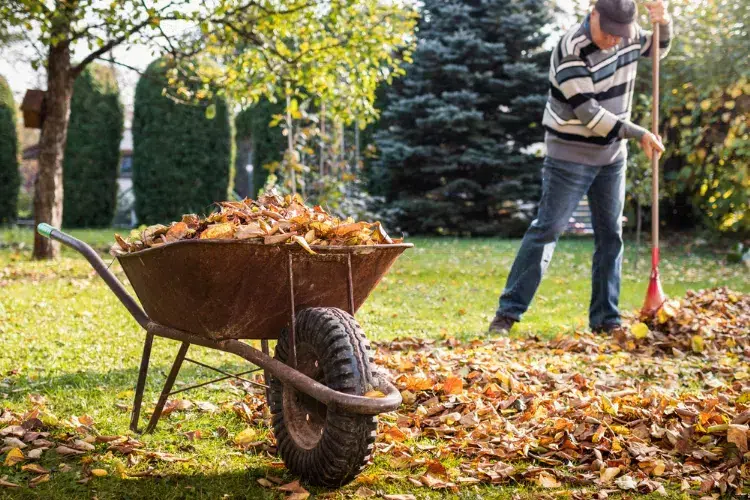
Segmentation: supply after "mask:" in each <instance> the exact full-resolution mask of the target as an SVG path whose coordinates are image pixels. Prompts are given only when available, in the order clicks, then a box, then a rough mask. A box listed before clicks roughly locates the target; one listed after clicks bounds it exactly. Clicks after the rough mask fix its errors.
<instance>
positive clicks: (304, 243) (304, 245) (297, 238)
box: [292, 236, 317, 255]
mask: <svg viewBox="0 0 750 500" xmlns="http://www.w3.org/2000/svg"><path fill="white" fill-rule="evenodd" d="M292 239H293V240H294V241H296V242H297V243H298V244H299V246H301V247H302V248H304V249H305V251H306V252H307V253H309V254H311V255H317V254H316V253H315V251H314V250H313V249H312V248H310V245H308V244H307V240H305V238H303V237H301V236H292Z"/></svg>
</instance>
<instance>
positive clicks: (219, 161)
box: [133, 58, 233, 224]
mask: <svg viewBox="0 0 750 500" xmlns="http://www.w3.org/2000/svg"><path fill="white" fill-rule="evenodd" d="M169 64H170V61H169V60H168V59H166V58H162V59H157V60H156V61H154V62H153V63H151V65H150V66H149V67H148V69H147V70H146V73H145V74H144V75H143V76H142V77H141V79H140V80H139V81H138V85H137V86H136V91H135V110H134V116H133V189H134V192H135V211H136V216H137V217H138V222H139V223H141V224H154V223H165V222H169V221H172V220H175V219H178V218H179V217H180V216H181V215H182V214H185V213H199V214H201V213H207V212H210V211H211V204H212V203H213V202H215V201H221V200H224V199H226V197H227V191H228V188H229V182H230V175H231V171H232V162H233V158H232V150H233V147H232V126H231V121H230V116H229V112H228V110H227V105H226V102H225V101H224V100H223V99H220V98H217V97H212V98H210V99H202V100H199V101H198V102H179V101H178V100H177V99H175V98H173V97H171V96H170V95H169V93H166V92H164V89H166V88H167V87H168V84H169V81H168V78H167V71H168V70H169Z"/></svg>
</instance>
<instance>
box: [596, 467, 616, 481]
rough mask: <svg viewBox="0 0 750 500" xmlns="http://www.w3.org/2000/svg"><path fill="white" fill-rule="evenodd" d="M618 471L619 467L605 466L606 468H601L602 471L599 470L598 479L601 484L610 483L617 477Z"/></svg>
mask: <svg viewBox="0 0 750 500" xmlns="http://www.w3.org/2000/svg"><path fill="white" fill-rule="evenodd" d="M619 473H620V468H619V467H607V468H606V469H602V471H601V472H599V481H600V482H601V483H602V484H607V483H610V482H612V480H613V479H614V478H616V477H617V474H619Z"/></svg>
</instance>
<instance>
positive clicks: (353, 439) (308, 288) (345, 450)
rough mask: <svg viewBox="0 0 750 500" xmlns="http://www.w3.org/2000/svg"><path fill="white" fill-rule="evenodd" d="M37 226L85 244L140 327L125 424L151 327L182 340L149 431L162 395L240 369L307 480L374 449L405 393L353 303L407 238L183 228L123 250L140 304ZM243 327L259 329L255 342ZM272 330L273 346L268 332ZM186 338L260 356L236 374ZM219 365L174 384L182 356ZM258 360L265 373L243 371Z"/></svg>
mask: <svg viewBox="0 0 750 500" xmlns="http://www.w3.org/2000/svg"><path fill="white" fill-rule="evenodd" d="M37 230H38V232H39V233H40V234H41V235H43V236H46V237H48V238H51V239H54V240H57V241H59V242H61V243H63V244H65V245H67V246H69V247H71V248H73V249H75V250H77V251H78V252H79V253H81V254H82V255H83V256H84V257H86V259H87V260H88V261H89V263H90V264H91V265H92V266H93V268H94V269H95V270H96V272H97V273H98V274H99V276H100V277H101V278H102V279H103V280H104V282H105V283H106V284H107V285H108V286H109V288H110V289H111V290H112V292H114V294H115V295H116V296H117V298H118V299H120V302H122V304H123V305H124V306H125V308H126V309H127V310H128V311H129V312H130V314H131V315H132V316H133V318H135V320H136V321H137V322H138V324H140V325H141V326H142V327H143V329H144V330H146V339H145V342H144V344H143V356H142V358H141V365H140V371H139V374H138V381H137V383H136V388H135V399H134V402H133V412H132V418H131V422H130V429H131V430H133V431H134V432H138V420H139V416H140V410H141V403H142V400H143V390H144V386H145V384H146V376H147V374H148V366H149V358H150V354H151V346H152V344H153V340H154V337H164V338H168V339H172V340H177V341H179V342H181V345H180V348H179V351H178V353H177V357H176V358H175V361H174V364H173V365H172V368H171V370H170V371H169V375H168V376H167V380H166V382H165V383H164V388H163V389H162V391H161V395H160V396H159V400H158V402H157V404H156V408H155V409H154V412H153V413H152V415H151V419H150V421H149V423H148V425H147V427H146V429H145V432H151V431H153V430H154V428H155V427H156V425H157V423H158V421H159V417H160V416H161V414H162V410H163V409H164V405H165V404H166V402H167V399H168V398H169V396H171V395H173V394H176V393H178V392H183V391H186V390H189V389H193V388H196V387H201V386H205V385H207V384H210V383H213V382H217V381H220V380H226V379H228V378H235V379H239V380H243V381H245V382H249V383H251V384H255V385H261V386H263V387H264V388H265V389H266V398H267V400H268V403H269V405H270V411H271V415H272V423H273V431H274V435H275V437H276V441H277V450H278V453H279V454H280V455H281V458H282V459H283V460H284V463H285V465H286V467H287V468H288V469H289V470H290V471H291V472H293V473H294V474H296V475H298V476H300V477H301V478H302V479H303V480H305V481H306V482H308V483H309V484H314V485H321V486H327V487H337V486H340V485H343V484H345V483H347V482H349V481H351V480H352V479H354V478H355V477H356V475H357V474H358V473H359V472H360V471H361V470H362V469H363V468H364V466H365V465H366V464H367V462H368V461H369V459H370V456H371V453H372V450H373V445H374V441H375V438H376V432H377V415H378V414H379V413H383V412H388V411H392V410H395V409H396V408H398V406H399V405H400V404H401V394H400V393H399V391H398V390H397V389H396V388H395V387H394V386H393V385H392V384H391V383H390V382H389V381H388V380H387V378H386V376H385V375H384V373H383V372H382V371H380V370H379V369H378V368H376V367H375V365H374V361H373V353H372V349H371V347H370V344H369V342H368V341H367V339H366V337H365V334H364V332H363V331H362V328H361V327H360V326H359V324H358V323H357V321H356V320H355V319H354V313H355V312H356V311H357V309H358V308H359V307H360V306H361V305H362V304H363V303H364V301H365V299H366V298H367V296H368V295H369V294H370V292H371V291H372V290H373V289H374V288H375V286H376V285H377V284H378V282H379V281H380V279H381V278H382V277H383V276H384V275H385V274H386V272H387V271H388V269H389V268H390V267H391V265H392V264H393V262H394V261H395V260H396V259H397V258H398V256H399V255H400V254H401V253H402V252H403V251H404V250H406V249H407V248H410V247H412V246H413V245H411V244H396V245H372V246H351V247H345V246H340V247H338V246H337V247H334V246H329V247H326V246H319V247H313V250H314V251H315V252H316V254H315V255H312V254H310V253H308V252H307V251H305V250H303V249H301V248H299V247H297V246H296V245H295V246H292V245H263V244H259V243H253V242H250V241H247V240H244V241H239V240H183V241H177V242H174V243H168V244H165V245H162V246H159V247H154V248H148V249H145V250H141V251H138V252H134V253H130V254H125V255H120V256H118V257H117V258H118V260H119V262H120V264H121V265H122V268H123V270H124V271H125V274H126V276H127V277H128V280H129V281H130V283H131V285H132V287H133V289H134V290H135V293H136V295H137V296H138V299H139V300H140V303H141V304H142V306H143V308H141V306H140V305H138V303H137V302H136V300H135V299H134V298H133V297H132V296H131V295H130V294H129V293H128V292H127V291H126V290H125V287H124V286H123V285H122V283H120V281H119V280H118V279H117V278H116V277H115V275H114V274H112V272H111V271H109V269H108V268H107V265H106V264H105V263H104V262H103V261H102V259H101V258H100V257H99V256H98V254H97V253H96V252H95V251H94V250H93V249H92V248H91V247H90V246H89V245H87V244H86V243H84V242H82V241H80V240H78V239H76V238H73V237H72V236H70V235H68V234H65V233H64V232H62V231H60V230H59V229H55V228H53V227H52V226H50V225H48V224H40V225H39V226H38V228H37ZM244 339H260V341H261V342H260V343H261V350H258V349H256V348H254V347H252V346H251V345H249V344H248V343H246V342H243V340H244ZM274 339H275V340H277V343H276V348H275V356H274V357H273V358H272V357H270V355H269V346H268V341H269V340H274ZM191 345H198V346H203V347H208V348H211V349H218V350H220V351H224V352H229V353H232V354H236V355H237V356H240V357H241V358H244V359H245V360H247V361H249V362H250V363H252V364H253V365H255V367H254V368H253V369H251V370H248V371H245V372H242V373H238V374H234V373H229V372H226V371H224V370H221V369H218V368H214V367H211V366H209V365H206V364H204V363H202V362H199V361H196V360H193V359H191V358H188V357H187V353H188V349H189V347H190V346H191ZM185 361H187V362H190V363H194V364H197V365H200V366H203V367H205V368H209V369H211V370H214V371H216V372H218V373H220V374H221V375H222V376H221V377H220V378H217V379H213V380H211V381H208V382H203V383H200V384H197V385H194V386H191V387H185V388H181V389H179V390H172V388H173V385H174V382H175V379H176V378H177V375H178V373H179V371H180V367H181V366H182V363H183V362H185ZM261 369H262V370H264V378H263V380H264V382H265V383H264V384H259V383H258V382H257V381H252V380H249V379H247V378H244V377H243V376H244V375H247V374H248V373H252V372H255V371H259V370H261Z"/></svg>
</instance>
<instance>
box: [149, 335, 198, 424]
mask: <svg viewBox="0 0 750 500" xmlns="http://www.w3.org/2000/svg"><path fill="white" fill-rule="evenodd" d="M188 347H190V344H189V343H187V342H183V343H182V345H181V346H180V350H179V352H178V353H177V357H176V358H175V360H174V364H173V365H172V369H171V370H170V372H169V376H168V377H167V381H166V382H164V388H163V389H162V390H161V396H159V402H158V403H156V408H154V413H152V414H151V420H150V421H149V423H148V427H146V431H145V432H146V433H149V432H153V430H154V429H155V428H156V424H157V423H158V422H159V417H161V412H162V410H164V405H165V404H167V398H168V397H169V393H170V392H172V386H173V385H174V381H175V379H176V378H177V374H178V373H180V367H182V361H183V360H184V359H185V355H187V351H188Z"/></svg>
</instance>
